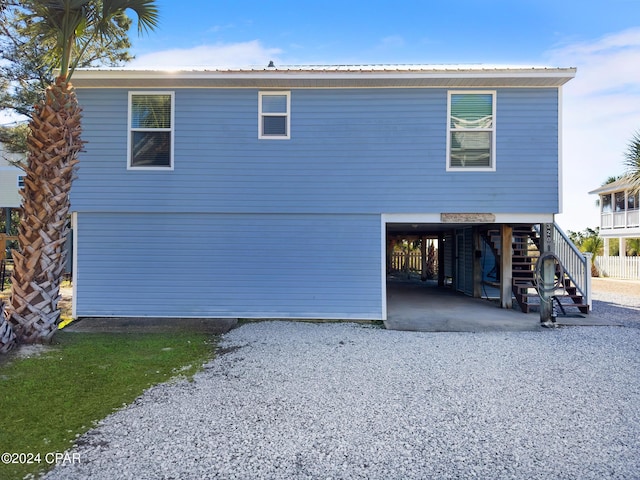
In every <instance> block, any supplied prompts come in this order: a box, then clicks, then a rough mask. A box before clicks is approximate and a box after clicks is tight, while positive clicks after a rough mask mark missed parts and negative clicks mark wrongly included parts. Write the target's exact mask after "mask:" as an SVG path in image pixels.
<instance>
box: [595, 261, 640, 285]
mask: <svg viewBox="0 0 640 480" xmlns="http://www.w3.org/2000/svg"><path fill="white" fill-rule="evenodd" d="M594 262H595V265H596V268H597V269H598V273H599V274H600V275H602V276H604V277H611V278H620V279H623V280H640V257H617V256H616V257H595V259H594Z"/></svg>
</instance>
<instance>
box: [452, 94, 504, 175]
mask: <svg viewBox="0 0 640 480" xmlns="http://www.w3.org/2000/svg"><path fill="white" fill-rule="evenodd" d="M495 112H496V95H495V92H487V91H480V92H478V91H473V92H467V91H459V92H449V101H448V115H447V117H448V123H447V170H463V171H470V170H475V171H486V170H490V171H491V170H495V166H496V164H495V138H496V136H495Z"/></svg>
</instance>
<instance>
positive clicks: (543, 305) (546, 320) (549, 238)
mask: <svg viewBox="0 0 640 480" xmlns="http://www.w3.org/2000/svg"><path fill="white" fill-rule="evenodd" d="M540 237H541V238H540V247H541V249H542V252H541V255H542V256H543V258H542V259H541V260H542V265H541V266H540V280H541V282H540V283H541V285H538V293H539V295H540V323H543V324H545V325H548V324H550V323H551V321H552V316H553V298H552V296H553V285H554V284H555V275H556V265H555V260H554V259H553V257H549V256H545V255H544V254H545V253H553V251H554V245H553V224H552V223H543V224H542V225H540Z"/></svg>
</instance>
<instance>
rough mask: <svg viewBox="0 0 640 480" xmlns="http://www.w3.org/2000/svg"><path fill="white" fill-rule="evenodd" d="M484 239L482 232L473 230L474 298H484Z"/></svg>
mask: <svg viewBox="0 0 640 480" xmlns="http://www.w3.org/2000/svg"><path fill="white" fill-rule="evenodd" d="M481 244H482V238H481V237H480V231H479V230H478V229H477V228H475V227H474V229H473V297H474V298H480V297H482V256H481V255H480V253H481V252H482V247H481Z"/></svg>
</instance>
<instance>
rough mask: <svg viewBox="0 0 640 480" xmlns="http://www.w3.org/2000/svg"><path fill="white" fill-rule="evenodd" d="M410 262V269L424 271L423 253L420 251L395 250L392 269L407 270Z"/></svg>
mask: <svg viewBox="0 0 640 480" xmlns="http://www.w3.org/2000/svg"><path fill="white" fill-rule="evenodd" d="M407 260H408V262H409V265H408V266H409V270H410V271H413V272H418V273H419V272H422V254H421V253H420V252H410V253H408V254H407V253H404V252H393V255H391V270H406V267H407V264H406V262H407Z"/></svg>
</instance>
